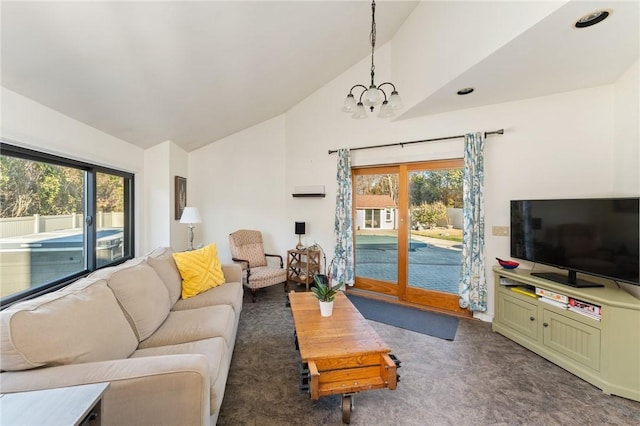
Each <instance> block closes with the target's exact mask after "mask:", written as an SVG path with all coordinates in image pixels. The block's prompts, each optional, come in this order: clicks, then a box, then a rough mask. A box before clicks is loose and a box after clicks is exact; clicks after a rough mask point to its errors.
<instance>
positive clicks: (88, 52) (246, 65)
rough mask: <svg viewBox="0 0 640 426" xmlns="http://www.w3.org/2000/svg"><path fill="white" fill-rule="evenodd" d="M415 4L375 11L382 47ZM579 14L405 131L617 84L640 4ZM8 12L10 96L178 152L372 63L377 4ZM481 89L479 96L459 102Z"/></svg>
mask: <svg viewBox="0 0 640 426" xmlns="http://www.w3.org/2000/svg"><path fill="white" fill-rule="evenodd" d="M418 3H419V2H416V1H410V2H405V1H390V2H387V1H379V2H378V3H377V4H378V6H377V12H376V22H377V40H378V41H377V44H378V46H380V45H382V44H384V43H385V42H387V41H389V40H390V39H391V38H392V37H393V35H394V34H395V32H396V31H397V29H398V28H399V27H400V26H401V25H402V24H403V22H404V21H405V20H406V19H407V17H408V16H409V15H410V14H411V13H412V11H413V10H414V9H415V7H416V6H417V4H418ZM577 3H584V2H575V1H574V2H570V3H569V5H567V6H566V7H561V8H559V9H558V11H557V12H555V13H552V14H551V15H550V16H548V17H547V18H545V19H543V20H542V21H540V23H538V24H536V25H534V26H533V27H531V28H530V29H528V30H527V31H525V32H523V33H522V34H521V35H520V36H518V37H516V38H515V39H514V40H512V41H511V42H509V43H507V44H506V45H505V46H503V47H501V48H500V49H498V50H497V51H496V52H494V53H493V54H491V55H490V56H489V57H487V58H485V60H483V61H481V62H479V63H478V64H476V65H474V66H473V67H471V68H469V69H468V70H467V71H466V72H464V73H463V74H461V75H458V76H451V80H450V81H449V82H448V83H447V84H446V85H444V86H443V87H442V88H440V89H439V90H437V91H436V92H434V93H433V94H431V95H429V96H428V97H427V98H425V99H424V100H423V101H421V102H419V103H418V104H416V105H414V106H413V107H412V108H411V109H409V110H408V111H406V112H405V113H404V115H403V116H402V117H400V119H402V118H411V117H417V116H420V115H425V114H433V113H439V112H444V111H448V110H452V109H459V108H466V107H473V106H479V105H486V104H490V103H495V102H503V101H507V100H513V99H522V98H526V97H532V96H541V95H544V94H548V93H554V92H558V91H566V90H573V89H577V88H581V87H588V86H594V85H599V84H607V83H611V82H613V81H615V79H616V78H617V77H618V76H619V75H620V73H622V72H623V71H624V70H625V69H627V68H628V67H629V66H630V65H631V64H632V63H633V61H634V60H637V58H638V53H639V50H640V49H639V47H638V46H639V35H638V28H639V27H640V22H639V21H640V18H639V16H638V2H616V4H619V5H620V7H621V10H616V11H615V13H614V15H613V16H614V17H615V18H616V20H615V22H614V23H613V24H609V25H608V26H604V25H603V26H602V27H600V28H598V29H597V31H586V32H584V33H581V34H579V33H578V32H577V31H576V30H575V29H573V28H571V22H573V20H575V19H576V18H577V17H579V16H574V14H576V13H578V11H579V10H580V9H581V8H580V7H577V6H576V4H577ZM599 3H602V2H599ZM605 3H610V2H605ZM625 4H626V6H625ZM617 7H618V6H616V8H617ZM1 8H2V9H1V24H2V28H1V37H2V38H1V43H2V46H1V47H2V58H1V59H2V75H1V79H2V81H1V83H2V86H4V87H5V88H7V89H9V90H12V91H14V92H17V93H19V94H21V95H23V96H25V97H27V98H30V99H33V100H35V101H36V102H39V103H41V104H43V105H46V106H48V107H50V108H52V109H54V110H57V111H59V112H61V113H63V114H65V115H68V116H70V117H72V118H74V119H76V120H79V121H81V122H83V123H86V124H88V125H90V126H92V127H95V128H97V129H100V130H102V131H104V132H106V133H109V134H111V135H113V136H115V137H118V138H121V139H123V140H125V141H128V142H131V143H134V144H136V145H139V146H140V147H143V148H147V147H150V146H153V145H155V144H158V143H161V142H164V141H166V140H171V141H173V142H175V143H176V144H178V145H180V146H182V147H183V148H184V149H186V150H188V151H190V150H193V149H196V148H198V147H201V146H203V145H206V144H208V143H211V142H214V141H216V140H219V139H221V138H223V137H225V136H227V135H230V134H233V133H235V132H238V131H240V130H242V129H245V128H248V127H250V126H252V125H254V124H257V123H259V122H262V121H264V120H267V119H269V118H272V117H274V116H277V115H279V114H282V113H284V112H286V111H287V110H288V109H290V108H291V107H292V106H294V105H295V104H296V103H298V102H300V101H301V100H303V99H304V98H306V97H307V96H309V95H310V94H312V93H313V92H314V91H316V90H318V89H319V88H320V87H322V86H323V85H325V84H326V83H328V82H329V81H331V80H332V79H334V78H335V77H336V76H338V75H340V74H341V73H342V72H344V71H345V70H346V69H348V68H349V67H351V66H352V65H354V64H355V63H357V62H359V61H360V60H362V59H363V58H365V57H366V56H367V55H368V53H369V51H370V46H369V40H368V34H369V29H370V25H371V23H370V19H371V16H370V4H369V3H368V2H366V1H254V2H249V1H193V2H184V1H172V2H119V1H105V2H93V1H91V2H57V1H44V2H7V1H3V2H2V4H1ZM582 9H584V7H582ZM452 19H454V17H452ZM605 22H606V21H605ZM488 24H489V23H488ZM495 25H499V23H495ZM595 28H596V27H594V29H595ZM468 36H469V37H473V35H472V34H470V35H468ZM470 82H471V83H472V84H473V86H474V87H476V88H477V89H476V93H475V94H474V96H468V97H465V98H464V99H461V98H460V97H457V98H456V97H452V95H451V94H452V93H455V91H456V90H458V89H459V88H461V87H462V86H467V85H469V83H470ZM404 90H409V89H407V88H405V89H404ZM341 102H342V99H337V100H336V108H339V107H340V104H341Z"/></svg>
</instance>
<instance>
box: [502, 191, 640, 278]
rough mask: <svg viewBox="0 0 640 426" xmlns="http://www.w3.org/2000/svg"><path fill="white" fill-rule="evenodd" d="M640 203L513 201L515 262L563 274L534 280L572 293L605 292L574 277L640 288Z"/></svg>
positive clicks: (610, 200)
mask: <svg viewBox="0 0 640 426" xmlns="http://www.w3.org/2000/svg"><path fill="white" fill-rule="evenodd" d="M639 201H640V199H639V198H588V199H556V200H512V201H511V257H514V258H518V259H524V260H528V261H530V262H535V263H540V264H544V265H550V266H554V267H556V268H560V269H565V270H567V271H568V274H566V275H565V274H562V273H552V272H537V273H532V275H535V276H538V277H542V278H546V279H549V280H552V281H556V282H559V283H562V284H567V285H570V286H573V287H601V285H599V284H595V283H593V282H591V281H588V280H581V279H578V278H577V277H576V273H578V272H580V273H584V274H590V275H595V276H599V277H604V278H608V279H610V280H613V281H615V282H625V283H629V284H635V285H640V280H639V278H638V275H639V273H638V264H639V263H640V261H639V259H640V255H639V252H640V237H639V222H640V202H639Z"/></svg>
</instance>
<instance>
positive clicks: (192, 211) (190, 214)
mask: <svg viewBox="0 0 640 426" xmlns="http://www.w3.org/2000/svg"><path fill="white" fill-rule="evenodd" d="M180 223H202V218H201V217H200V212H199V211H198V208H197V207H185V208H184V210H183V211H182V216H180Z"/></svg>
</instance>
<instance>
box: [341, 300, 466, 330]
mask: <svg viewBox="0 0 640 426" xmlns="http://www.w3.org/2000/svg"><path fill="white" fill-rule="evenodd" d="M347 297H348V298H349V300H350V301H351V303H353V305H354V306H355V307H356V308H357V309H358V311H360V313H361V314H362V316H363V317H365V318H366V319H368V320H371V321H377V322H381V323H384V324H389V325H393V326H395V327H400V328H404V329H406V330H411V331H415V332H417V333H422V334H427V335H429V336H433V337H438V338H440V339H445V340H453V339H454V338H455V337H456V331H457V330H458V318H456V317H452V316H449V315H444V314H438V313H435V312H429V311H423V310H420V309H416V308H411V307H407V306H402V305H396V304H393V303H387V302H382V301H380V300H374V299H369V298H367V297H361V296H355V295H352V294H348V295H347Z"/></svg>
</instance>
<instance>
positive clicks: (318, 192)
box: [291, 185, 324, 198]
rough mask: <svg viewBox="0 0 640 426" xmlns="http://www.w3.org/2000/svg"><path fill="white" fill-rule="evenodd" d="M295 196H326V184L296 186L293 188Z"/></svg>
mask: <svg viewBox="0 0 640 426" xmlns="http://www.w3.org/2000/svg"><path fill="white" fill-rule="evenodd" d="M291 195H292V196H294V197H319V198H323V197H324V185H308V186H296V187H295V188H294V189H293V194H291Z"/></svg>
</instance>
